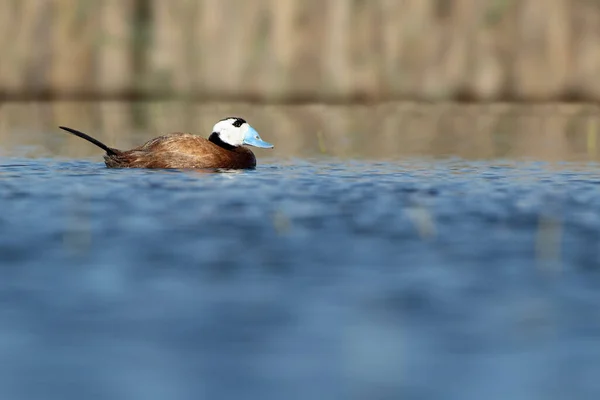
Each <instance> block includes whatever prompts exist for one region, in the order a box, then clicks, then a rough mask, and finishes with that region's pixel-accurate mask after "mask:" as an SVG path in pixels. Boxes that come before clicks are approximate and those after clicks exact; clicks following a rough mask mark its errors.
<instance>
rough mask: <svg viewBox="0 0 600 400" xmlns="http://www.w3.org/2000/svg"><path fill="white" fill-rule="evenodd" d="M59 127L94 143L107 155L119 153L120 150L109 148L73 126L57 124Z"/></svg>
mask: <svg viewBox="0 0 600 400" xmlns="http://www.w3.org/2000/svg"><path fill="white" fill-rule="evenodd" d="M59 128H60V129H62V130H65V131H67V132H69V133H72V134H73V135H75V136H78V137H80V138H82V139H85V140H87V141H88V142H90V143H93V144H95V145H96V146H98V147H100V148H101V149H102V150H104V151H106V154H108V155H109V156H116V155H119V153H120V151H119V150H117V149H111V148H110V147H108V146H107V145H105V144H104V143H102V142H101V141H99V140H97V139H94V138H93V137H91V136H90V135H87V134H85V133H83V132H81V131H78V130H76V129H73V128H68V127H66V126H59Z"/></svg>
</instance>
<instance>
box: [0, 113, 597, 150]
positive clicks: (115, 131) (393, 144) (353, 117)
mask: <svg viewBox="0 0 600 400" xmlns="http://www.w3.org/2000/svg"><path fill="white" fill-rule="evenodd" d="M229 115H239V116H243V117H245V118H246V119H248V120H249V121H250V122H251V124H252V125H254V126H255V127H256V128H257V129H258V130H259V132H261V134H262V135H263V136H264V137H265V138H267V139H268V140H270V141H271V142H273V143H275V145H276V150H275V151H265V150H257V151H256V153H257V154H258V156H259V157H260V158H265V157H267V158H272V157H273V158H278V159H285V158H289V157H300V158H305V157H319V156H323V155H326V156H327V155H328V156H334V157H341V158H343V159H352V158H369V159H398V158H402V157H407V156H436V157H439V156H442V157H443V156H448V155H451V156H459V157H462V158H466V159H490V158H527V159H537V160H552V161H557V160H589V159H592V160H597V159H598V158H599V154H600V151H599V150H598V134H599V133H598V130H599V129H600V112H599V109H598V107H597V106H595V105H587V104H576V105H568V104H556V105H540V106H525V105H510V104H490V105H457V104H440V105H433V104H432V105H427V104H414V103H387V104H381V105H374V106H365V105H362V106H360V105H356V106H326V105H304V106H278V105H267V106H264V105H251V104H221V103H215V104H193V103H185V102H150V103H111V102H105V103H67V102H59V103H16V104H11V103H7V104H3V105H1V106H0V140H1V143H2V146H1V148H0V151H2V153H1V154H5V155H7V154H8V155H10V154H13V155H15V154H20V155H24V156H27V155H31V156H49V157H56V156H60V157H69V158H80V157H90V158H92V157H93V158H95V159H98V160H100V159H101V158H99V157H100V154H99V151H98V149H96V148H94V146H92V145H90V144H88V143H85V142H83V141H81V140H79V139H77V138H73V137H70V136H69V135H67V134H65V132H62V131H60V130H58V128H57V126H58V125H67V126H71V127H74V128H77V129H79V130H83V131H84V132H88V133H90V134H92V135H95V136H97V137H98V138H99V139H101V140H102V141H105V142H106V143H107V144H109V145H111V146H113V147H117V148H128V147H134V146H137V145H139V144H141V143H143V142H145V141H146V140H148V139H150V138H153V137H155V136H158V135H160V134H164V133H167V132H172V131H189V132H194V133H198V134H201V135H204V136H208V135H209V133H210V132H209V130H210V129H211V128H212V126H213V125H214V123H215V121H217V120H219V119H221V118H223V117H225V116H229ZM267 139H265V140H267Z"/></svg>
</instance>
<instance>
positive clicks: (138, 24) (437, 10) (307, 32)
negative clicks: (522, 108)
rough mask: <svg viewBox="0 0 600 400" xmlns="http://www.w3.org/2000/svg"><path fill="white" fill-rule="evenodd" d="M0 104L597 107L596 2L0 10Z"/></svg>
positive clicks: (209, 3)
mask: <svg viewBox="0 0 600 400" xmlns="http://www.w3.org/2000/svg"><path fill="white" fill-rule="evenodd" d="M0 18H1V21H0V26H1V28H0V29H1V30H2V32H1V35H0V37H1V39H0V50H1V54H2V55H3V62H2V65H1V66H0V77H1V79H0V93H1V95H2V97H3V98H4V99H22V98H25V99H36V98H48V97H52V98H73V97H75V98H92V99H101V98H111V97H112V98H118V97H124V98H127V97H131V98H144V97H146V96H147V97H149V98H156V97H163V96H167V95H176V96H191V97H193V98H196V99H228V100H233V101H243V100H261V101H270V102H273V101H286V102H290V101H329V102H332V101H336V102H348V101H356V100H399V99H424V100H451V99H470V100H545V101H557V100H574V99H578V100H590V101H595V100H598V99H600V80H599V79H598V72H599V70H600V52H599V50H600V40H598V39H599V35H600V4H599V3H598V2H597V1H594V0H547V1H546V0H544V1H542V0H519V1H515V0H327V1H320V0H305V1H299V0H253V1H244V2H240V1H238V0H173V1H163V0H103V1H93V0H44V1H41V2H39V1H11V0H3V1H1V2H0Z"/></svg>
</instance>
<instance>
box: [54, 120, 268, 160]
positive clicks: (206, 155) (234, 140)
mask: <svg viewBox="0 0 600 400" xmlns="http://www.w3.org/2000/svg"><path fill="white" fill-rule="evenodd" d="M60 128H61V129H64V130H65V131H67V132H70V133H72V134H73V135H75V136H79V137H80V138H82V139H85V140H87V141H88V142H91V143H93V144H95V145H96V146H98V147H100V148H101V149H103V150H104V151H106V155H104V163H105V164H106V166H107V167H108V168H176V169H195V168H223V169H248V168H254V167H255V166H256V157H254V153H252V151H250V150H249V149H247V148H245V147H243V145H248V146H254V147H259V148H263V149H271V148H273V145H272V144H270V143H267V142H265V141H263V140H262V139H261V138H260V135H259V134H258V132H257V131H256V130H255V129H254V128H253V127H251V126H250V125H249V124H248V123H247V122H246V121H245V120H244V119H242V118H238V117H228V118H224V119H222V120H220V121H219V122H217V123H216V124H215V126H214V127H213V130H212V133H211V135H210V136H209V138H208V139H205V138H203V137H200V136H197V135H193V134H190V133H181V132H174V133H170V134H167V135H163V136H159V137H157V138H155V139H152V140H149V141H148V142H146V143H144V144H143V145H141V146H139V147H136V148H133V149H131V150H117V149H113V148H111V147H108V146H107V145H105V144H104V143H102V142H100V141H99V140H96V139H94V138H93V137H91V136H89V135H86V134H85V133H83V132H80V131H78V130H75V129H72V128H67V127H65V126H61V127H60Z"/></svg>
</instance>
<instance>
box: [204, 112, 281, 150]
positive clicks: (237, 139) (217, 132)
mask: <svg viewBox="0 0 600 400" xmlns="http://www.w3.org/2000/svg"><path fill="white" fill-rule="evenodd" d="M209 140H211V141H212V142H218V141H221V142H223V143H224V144H226V145H228V146H231V147H239V146H242V145H244V144H245V145H248V146H254V147H260V148H261V149H272V148H273V145H272V144H271V143H267V142H265V141H264V140H262V139H261V138H260V135H259V134H258V132H256V130H255V129H254V128H253V127H251V126H250V125H249V124H248V123H247V122H246V121H245V120H244V119H242V118H239V117H228V118H224V119H222V120H220V121H219V122H217V123H216V124H215V126H214V127H213V130H212V133H211V135H210V138H209Z"/></svg>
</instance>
